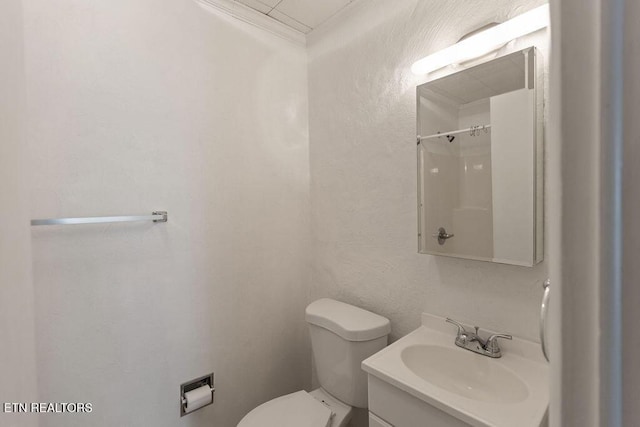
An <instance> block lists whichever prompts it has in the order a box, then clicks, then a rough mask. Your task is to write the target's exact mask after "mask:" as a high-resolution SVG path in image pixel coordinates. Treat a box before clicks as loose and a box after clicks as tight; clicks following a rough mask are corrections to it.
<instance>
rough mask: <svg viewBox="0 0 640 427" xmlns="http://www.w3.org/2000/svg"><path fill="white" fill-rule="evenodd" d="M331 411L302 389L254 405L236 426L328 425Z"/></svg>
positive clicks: (300, 426)
mask: <svg viewBox="0 0 640 427" xmlns="http://www.w3.org/2000/svg"><path fill="white" fill-rule="evenodd" d="M332 415H333V414H332V412H331V410H330V409H329V408H327V407H326V406H325V405H323V404H322V403H320V402H319V401H318V400H317V399H315V398H314V397H313V396H311V395H310V394H309V393H307V392H306V391H304V390H301V391H297V392H295V393H291V394H287V395H284V396H280V397H278V398H276V399H273V400H270V401H268V402H265V403H263V404H262V405H260V406H258V407H256V408H255V409H253V410H252V411H251V412H249V413H248V414H247V415H245V417H244V418H243V419H242V420H241V421H240V423H239V424H238V427H329V426H330V425H331V417H332Z"/></svg>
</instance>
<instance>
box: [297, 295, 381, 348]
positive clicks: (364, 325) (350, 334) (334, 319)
mask: <svg viewBox="0 0 640 427" xmlns="http://www.w3.org/2000/svg"><path fill="white" fill-rule="evenodd" d="M305 317H306V320H307V322H308V323H311V324H312V325H316V326H320V327H322V328H325V329H328V330H330V331H331V332H333V333H335V334H337V335H339V336H340V337H342V338H344V339H345V340H347V341H370V340H374V339H376V338H380V337H383V336H385V335H388V334H389V332H390V331H391V324H390V323H389V319H387V318H386V317H382V316H380V315H378V314H375V313H372V312H370V311H367V310H363V309H362V308H358V307H354V306H353V305H350V304H345V303H343V302H340V301H336V300H333V299H329V298H323V299H319V300H317V301H314V302H312V303H311V304H309V305H308V306H307V310H306V316H305Z"/></svg>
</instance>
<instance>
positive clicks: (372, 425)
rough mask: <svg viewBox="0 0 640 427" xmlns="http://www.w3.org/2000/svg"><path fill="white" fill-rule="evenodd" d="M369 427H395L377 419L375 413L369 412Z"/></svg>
mask: <svg viewBox="0 0 640 427" xmlns="http://www.w3.org/2000/svg"><path fill="white" fill-rule="evenodd" d="M369 427H393V426H392V425H391V424H389V423H388V422H386V421H385V420H383V419H381V418H379V417H377V416H376V415H375V414H374V413H373V412H369Z"/></svg>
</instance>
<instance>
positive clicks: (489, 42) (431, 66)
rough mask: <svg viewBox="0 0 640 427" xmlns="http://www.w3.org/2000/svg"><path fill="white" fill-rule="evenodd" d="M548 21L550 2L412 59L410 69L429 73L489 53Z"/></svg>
mask: <svg viewBox="0 0 640 427" xmlns="http://www.w3.org/2000/svg"><path fill="white" fill-rule="evenodd" d="M548 25H549V5H548V4H545V5H542V6H539V7H536V8H535V9H532V10H530V11H528V12H525V13H523V14H521V15H518V16H516V17H515V18H513V19H510V20H508V21H506V22H503V23H502V24H498V25H496V26H494V27H491V28H488V29H486V30H484V31H482V32H479V33H477V34H474V35H472V36H470V37H469V38H466V39H464V40H461V41H459V42H458V43H456V44H454V45H453V46H449V47H448V48H445V49H442V50H440V51H438V52H436V53H434V54H432V55H429V56H426V57H424V58H422V59H420V60H419V61H416V62H414V63H413V65H412V66H411V71H412V72H413V74H417V75H423V74H428V73H430V72H432V71H435V70H438V69H440V68H443V67H446V66H447V65H450V64H457V63H460V62H464V61H468V60H470V59H473V58H477V57H480V56H482V55H486V54H487V53H489V52H491V51H492V50H495V49H497V48H499V47H500V46H502V45H504V44H505V43H508V42H510V41H511V40H513V39H517V38H518V37H522V36H524V35H527V34H529V33H533V32H534V31H538V30H540V29H542V28H545V27H547V26H548Z"/></svg>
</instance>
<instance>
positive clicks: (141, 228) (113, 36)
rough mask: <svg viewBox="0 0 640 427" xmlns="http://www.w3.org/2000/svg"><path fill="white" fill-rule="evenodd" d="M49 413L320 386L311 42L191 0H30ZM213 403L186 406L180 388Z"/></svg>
mask: <svg viewBox="0 0 640 427" xmlns="http://www.w3.org/2000/svg"><path fill="white" fill-rule="evenodd" d="M24 3H25V34H26V36H25V38H26V73H27V86H28V88H29V91H28V113H29V120H28V128H29V133H28V142H29V148H30V153H31V154H30V162H31V165H30V166H31V168H30V170H29V172H30V174H31V175H32V176H33V180H32V183H31V185H32V191H31V215H32V216H33V217H57V216H90V215H106V214H116V215H117V214H145V213H149V212H151V211H152V210H167V211H168V212H169V222H168V223H166V224H152V223H137V224H113V225H98V226H67V227H40V228H34V229H33V233H32V235H33V251H34V260H33V269H34V275H35V287H36V291H37V294H36V303H37V316H36V319H37V349H38V368H39V373H40V375H39V387H40V392H41V399H43V400H44V401H63V402H64V401H80V402H85V401H88V402H92V403H93V407H94V410H93V412H92V413H91V414H90V415H82V416H78V415H76V416H65V415H53V416H45V417H43V419H42V421H41V424H42V425H43V426H46V427H50V426H51V427H54V426H64V427H73V426H83V427H84V426H88V425H90V426H92V427H107V426H108V427H113V426H128V427H135V426H141V427H148V426H154V427H163V426H164V427H174V426H212V425H216V426H233V425H235V424H236V423H237V422H238V421H239V419H240V418H241V417H242V416H243V415H244V414H245V413H246V412H247V411H248V410H250V409H251V408H253V407H254V406H256V405H257V404H259V403H261V402H263V401H266V400H268V399H270V398H272V397H275V396H277V395H281V394H283V393H287V392H293V391H295V390H299V389H300V388H302V387H304V386H305V385H307V383H308V372H309V364H310V354H309V348H308V338H307V332H306V325H305V323H304V321H303V319H304V306H305V303H306V300H307V289H308V281H309V274H308V271H309V267H308V264H309V256H308V246H309V232H308V229H309V219H308V218H309V170H308V129H307V117H308V114H307V103H306V99H307V81H306V54H305V51H304V48H302V47H299V46H293V45H292V44H290V43H289V42H286V41H284V40H282V39H278V38H276V37H275V36H272V35H269V34H267V33H265V32H263V31H260V30H257V29H255V28H254V27H251V26H249V25H247V24H244V23H240V22H239V21H236V20H233V19H231V18H228V17H223V16H218V15H217V14H215V13H213V12H211V11H210V10H206V9H205V8H202V7H200V6H199V5H198V4H196V2H194V1H193V0H136V1H130V0H110V1H103V2H86V1H84V0H58V1H55V2H51V1H48V0H24ZM211 371H214V372H215V375H216V377H215V378H216V389H217V391H216V403H215V404H214V405H213V406H212V407H208V408H206V409H204V410H202V411H199V412H197V413H194V414H192V415H189V416H187V417H185V418H182V419H179V409H178V408H179V406H178V391H179V385H180V384H181V383H182V382H184V381H187V380H190V379H192V378H194V377H197V376H200V375H203V374H206V373H208V372H211Z"/></svg>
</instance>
